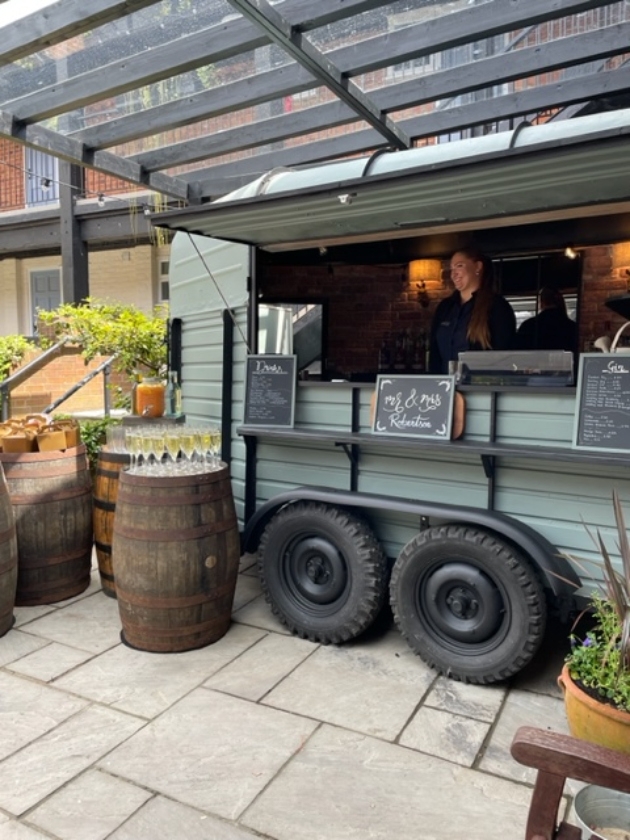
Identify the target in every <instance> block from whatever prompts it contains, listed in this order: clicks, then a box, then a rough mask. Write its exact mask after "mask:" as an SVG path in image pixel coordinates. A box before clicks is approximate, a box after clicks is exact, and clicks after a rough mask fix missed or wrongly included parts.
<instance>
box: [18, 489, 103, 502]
mask: <svg viewBox="0 0 630 840" xmlns="http://www.w3.org/2000/svg"><path fill="white" fill-rule="evenodd" d="M89 495H91V494H90V492H89V489H88V488H86V487H74V488H73V489H72V490H59V491H58V492H57V493H32V494H26V495H21V494H19V493H18V494H16V495H13V494H11V504H12V505H41V504H45V503H46V502H61V501H63V500H64V499H76V498H78V497H79V496H86V497H87V496H89Z"/></svg>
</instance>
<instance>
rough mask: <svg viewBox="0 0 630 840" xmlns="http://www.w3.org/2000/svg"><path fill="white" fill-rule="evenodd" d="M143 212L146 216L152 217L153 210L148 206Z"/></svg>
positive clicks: (145, 206)
mask: <svg viewBox="0 0 630 840" xmlns="http://www.w3.org/2000/svg"><path fill="white" fill-rule="evenodd" d="M142 212H143V213H144V215H145V216H150V215H151V208H150V207H149V205H148V204H145V205H144V208H143V210H142Z"/></svg>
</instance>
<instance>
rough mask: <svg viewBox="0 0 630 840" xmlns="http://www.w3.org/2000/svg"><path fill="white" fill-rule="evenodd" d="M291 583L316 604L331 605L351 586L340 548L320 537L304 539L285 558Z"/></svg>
mask: <svg viewBox="0 0 630 840" xmlns="http://www.w3.org/2000/svg"><path fill="white" fill-rule="evenodd" d="M284 566H285V574H286V580H287V583H288V584H289V585H290V586H291V587H292V588H293V589H294V591H295V593H296V594H297V595H299V597H300V598H302V599H304V600H305V601H306V602H310V603H312V604H320V605H324V604H331V603H333V602H334V601H336V600H337V599H338V598H340V597H341V596H342V595H343V593H344V592H345V590H346V586H347V583H348V570H347V566H346V562H345V560H344V557H343V555H342V554H341V553H340V552H339V550H338V549H337V547H336V546H335V545H334V544H332V543H331V542H329V541H328V540H326V539H325V538H323V537H319V536H310V537H300V538H299V539H298V540H296V541H295V542H293V543H292V544H291V545H290V546H288V547H287V550H286V552H285V555H284Z"/></svg>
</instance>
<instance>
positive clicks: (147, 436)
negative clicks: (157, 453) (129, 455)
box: [141, 429, 153, 473]
mask: <svg viewBox="0 0 630 840" xmlns="http://www.w3.org/2000/svg"><path fill="white" fill-rule="evenodd" d="M141 441H142V444H141V449H142V455H143V458H144V459H145V461H146V470H147V473H151V472H152V469H151V456H152V455H153V438H152V437H151V433H150V431H149V430H148V429H143V430H142V434H141Z"/></svg>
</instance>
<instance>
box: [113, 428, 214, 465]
mask: <svg viewBox="0 0 630 840" xmlns="http://www.w3.org/2000/svg"><path fill="white" fill-rule="evenodd" d="M124 447H125V450H126V451H127V452H128V453H129V455H130V456H131V466H130V467H129V472H131V473H141V474H143V475H153V476H160V475H161V476H173V475H193V474H195V473H203V472H209V471H211V470H218V469H220V467H221V457H220V453H221V431H220V430H219V429H218V428H217V427H216V426H213V425H210V424H190V423H183V424H176V425H174V424H166V423H163V424H162V423H156V424H153V423H152V424H151V425H146V426H144V425H139V426H129V427H128V428H126V429H125V441H124Z"/></svg>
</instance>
